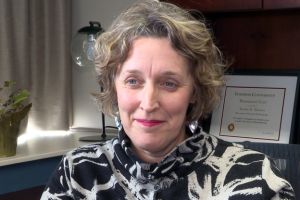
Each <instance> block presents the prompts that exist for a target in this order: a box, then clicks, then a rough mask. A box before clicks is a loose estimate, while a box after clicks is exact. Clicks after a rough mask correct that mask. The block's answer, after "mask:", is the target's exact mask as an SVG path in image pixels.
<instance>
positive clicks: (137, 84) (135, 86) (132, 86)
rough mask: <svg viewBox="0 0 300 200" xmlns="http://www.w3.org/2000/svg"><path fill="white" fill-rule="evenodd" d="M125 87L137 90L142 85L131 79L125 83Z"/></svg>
mask: <svg viewBox="0 0 300 200" xmlns="http://www.w3.org/2000/svg"><path fill="white" fill-rule="evenodd" d="M125 85H127V86H128V87H130V88H137V87H139V85H140V82H139V80H138V79H136V78H129V79H127V80H126V81H125Z"/></svg>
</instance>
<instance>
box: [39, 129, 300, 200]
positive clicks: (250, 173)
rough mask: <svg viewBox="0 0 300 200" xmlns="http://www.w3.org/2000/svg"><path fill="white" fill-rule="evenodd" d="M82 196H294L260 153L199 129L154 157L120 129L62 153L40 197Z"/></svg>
mask: <svg viewBox="0 0 300 200" xmlns="http://www.w3.org/2000/svg"><path fill="white" fill-rule="evenodd" d="M41 199H42V200H46V199H53V200H54V199H55V200H58V199H61V200H66V199H76V200H77V199H78V200H79V199H82V200H83V199H85V200H98V199H105V200H114V199H120V200H121V199H126V200H151V199H167V200H171V199H172V200H176V199H180V200H187V199H190V200H198V199H208V200H227V199H230V200H238V199H239V200H240V199H242V200H248V199H249V200H250V199H251V200H254V199H255V200H259V199H261V200H265V199H273V200H275V199H295V196H294V192H293V189H292V187H291V186H290V184H289V183H288V182H287V181H286V180H285V179H283V178H282V177H281V176H280V174H279V172H278V170H277V168H276V167H275V165H274V163H273V162H272V161H271V160H270V159H269V158H268V157H267V156H266V155H264V154H262V153H259V152H256V151H252V150H248V149H244V148H243V147H242V146H240V145H237V144H234V143H229V142H225V141H223V140H220V139H218V138H216V137H214V136H211V135H208V134H206V133H204V132H202V131H201V130H199V131H198V133H196V134H193V135H192V136H191V137H190V138H188V139H187V140H185V141H184V142H183V143H181V144H180V145H178V147H177V148H176V149H174V150H173V151H172V152H171V153H170V154H169V155H167V156H166V157H165V158H164V159H163V160H162V161H161V162H160V163H156V164H148V163H144V162H143V161H141V160H139V159H138V158H137V157H136V156H135V155H134V153H133V152H132V151H131V148H130V141H129V139H128V137H126V134H125V133H124V132H122V131H120V133H119V137H118V138H115V139H113V140H110V141H107V142H106V143H103V144H93V145H87V146H84V147H81V148H78V149H76V150H73V151H71V152H69V153H67V154H66V155H65V156H64V157H63V159H62V161H61V163H60V165H59V167H58V168H57V170H56V171H55V172H54V175H53V176H52V178H51V179H50V181H49V183H48V185H47V186H46V188H45V191H44V193H43V195H42V197H41Z"/></svg>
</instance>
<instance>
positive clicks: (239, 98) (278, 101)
mask: <svg viewBox="0 0 300 200" xmlns="http://www.w3.org/2000/svg"><path fill="white" fill-rule="evenodd" d="M299 77H300V76H299V72H298V71H290V72H287V71H259V70H256V71H250V70H249V71H241V70H240V71H234V72H233V73H230V74H229V73H228V74H226V75H225V86H224V87H223V88H222V91H221V99H220V104H219V105H218V106H217V107H216V109H215V110H214V111H213V112H212V115H211V119H210V127H209V133H210V134H212V135H215V136H217V137H219V138H221V139H224V140H227V141H233V142H243V141H252V142H270V143H294V134H295V130H296V129H297V127H296V126H295V123H296V121H298V116H297V115H298V114H297V112H296V110H297V107H298V96H299V94H298V93H299Z"/></svg>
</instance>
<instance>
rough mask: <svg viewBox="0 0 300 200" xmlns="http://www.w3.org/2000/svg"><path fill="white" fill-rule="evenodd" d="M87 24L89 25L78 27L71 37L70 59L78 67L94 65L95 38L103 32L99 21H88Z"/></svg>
mask: <svg viewBox="0 0 300 200" xmlns="http://www.w3.org/2000/svg"><path fill="white" fill-rule="evenodd" d="M89 24H90V26H85V27H83V28H81V29H79V30H78V31H77V33H76V35H75V36H74V37H73V39H72V45H71V54H72V59H73V61H74V62H75V63H76V64H77V65H78V66H80V67H88V66H93V65H94V61H95V56H96V53H95V42H96V38H97V36H98V35H100V34H101V33H103V32H104V30H103V28H102V27H101V24H100V23H99V22H89Z"/></svg>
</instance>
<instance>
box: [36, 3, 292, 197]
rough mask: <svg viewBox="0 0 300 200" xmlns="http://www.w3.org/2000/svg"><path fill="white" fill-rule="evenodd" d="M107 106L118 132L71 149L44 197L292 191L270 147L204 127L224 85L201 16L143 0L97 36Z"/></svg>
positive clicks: (220, 64) (279, 193) (288, 193)
mask: <svg viewBox="0 0 300 200" xmlns="http://www.w3.org/2000/svg"><path fill="white" fill-rule="evenodd" d="M96 46H97V51H98V55H99V56H98V58H97V62H96V69H97V72H98V75H99V77H98V78H99V83H100V85H101V86H102V87H103V88H104V90H103V92H102V93H101V94H99V100H100V101H101V105H102V110H103V111H104V112H106V114H110V115H113V116H116V117H117V118H119V120H118V124H119V135H118V138H115V139H113V140H111V141H108V142H106V143H104V144H95V145H88V146H84V147H82V148H79V149H76V150H74V151H72V152H70V153H68V154H67V155H66V156H65V157H64V158H63V160H62V162H61V164H60V166H59V168H58V169H57V171H56V172H55V174H54V176H53V177H52V179H51V180H50V182H49V184H48V186H47V187H46V189H45V192H44V193H43V196H42V199H138V200H142V199H143V200H148V199H224V200H225V199H294V193H293V189H292V188H291V186H290V184H289V183H288V182H287V181H286V180H284V179H283V178H282V177H280V175H279V173H278V170H277V169H276V167H275V166H274V164H273V162H272V161H270V160H269V159H268V158H267V157H266V156H265V155H264V154H261V153H258V152H255V151H251V150H247V149H243V148H242V147H241V146H238V145H236V144H233V143H229V142H225V141H222V140H219V139H217V138H215V137H213V136H210V135H207V134H205V133H204V132H203V131H202V130H201V128H200V127H197V126H195V123H194V122H197V121H198V120H199V119H203V118H204V117H205V116H206V115H207V114H208V113H210V112H211V111H212V109H213V108H214V106H215V105H216V103H217V102H218V99H219V89H220V86H222V85H223V68H224V67H225V65H224V64H223V62H222V56H221V54H220V52H219V50H218V49H217V47H216V46H215V45H214V43H213V40H212V37H211V35H210V33H209V31H208V30H207V28H206V26H205V24H204V23H203V22H201V21H199V20H196V19H194V18H193V17H192V16H191V15H190V14H189V13H187V12H186V11H184V10H182V9H180V8H178V7H176V6H174V5H172V4H168V3H160V2H157V1H149V0H148V1H142V2H137V3H135V4H134V5H132V6H131V7H130V8H129V9H128V10H127V11H125V12H123V13H122V14H121V15H120V16H119V17H118V18H117V19H116V20H115V21H114V22H113V24H112V25H111V27H110V28H109V29H108V30H107V31H106V32H105V33H103V34H102V35H101V36H100V37H99V38H98V41H97V45H96Z"/></svg>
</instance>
